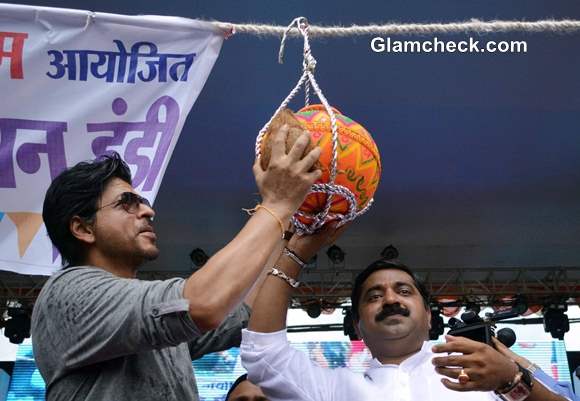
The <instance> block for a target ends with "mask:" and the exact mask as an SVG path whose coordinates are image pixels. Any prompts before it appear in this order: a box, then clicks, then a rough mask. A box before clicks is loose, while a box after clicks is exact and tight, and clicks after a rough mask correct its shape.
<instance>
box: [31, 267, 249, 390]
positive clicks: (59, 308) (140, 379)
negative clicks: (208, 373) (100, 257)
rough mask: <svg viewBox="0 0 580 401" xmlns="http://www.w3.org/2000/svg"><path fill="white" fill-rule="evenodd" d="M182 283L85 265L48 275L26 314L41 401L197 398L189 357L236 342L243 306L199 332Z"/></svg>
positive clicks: (244, 312)
mask: <svg viewBox="0 0 580 401" xmlns="http://www.w3.org/2000/svg"><path fill="white" fill-rule="evenodd" d="M184 283H185V280H184V279H181V278H175V279H170V280H165V281H143V280H137V279H125V278H120V277H117V276H115V275H113V274H111V273H109V272H106V271H104V270H102V269H99V268H95V267H87V266H82V267H71V268H68V269H65V270H62V271H60V272H58V273H56V274H55V275H54V276H52V277H51V278H50V279H49V280H48V281H47V282H46V284H45V285H44V288H43V289H42V291H41V292H40V295H39V297H38V299H37V301H36V304H35V306H34V310H33V313H32V345H33V349H34V357H35V359H36V363H37V365H38V368H39V370H40V373H41V375H42V377H43V378H44V381H45V382H46V399H47V400H49V401H51V400H59V401H65V400H66V401H68V400H87V401H93V400H99V401H126V400H140V401H147V400H152V401H153V400H156V401H160V400H168V401H169V400H171V401H173V400H179V401H197V400H198V399H199V396H198V392H197V387H196V383H195V376H194V374H193V368H192V365H191V359H192V357H199V356H201V355H203V354H205V353H208V352H213V351H218V350H223V349H227V348H229V347H232V346H237V345H239V343H240V340H241V329H242V328H243V327H245V326H246V325H247V321H248V317H249V308H248V307H247V306H245V305H243V306H241V307H239V308H238V309H237V310H236V311H234V312H233V313H231V314H230V315H229V316H228V318H227V319H226V320H225V321H224V323H222V325H221V326H220V327H219V328H218V329H216V330H213V331H210V332H208V333H205V334H203V335H201V333H200V331H199V329H198V328H197V327H196V325H195V323H194V322H193V320H192V319H191V317H190V315H189V313H188V310H189V302H188V300H186V299H184V298H183V295H182V293H183V286H184Z"/></svg>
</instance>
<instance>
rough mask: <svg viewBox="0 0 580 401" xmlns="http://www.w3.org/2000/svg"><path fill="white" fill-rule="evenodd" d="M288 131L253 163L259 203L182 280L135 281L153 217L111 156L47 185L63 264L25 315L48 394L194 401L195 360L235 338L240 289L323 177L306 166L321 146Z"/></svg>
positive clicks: (147, 255) (150, 253)
mask: <svg viewBox="0 0 580 401" xmlns="http://www.w3.org/2000/svg"><path fill="white" fill-rule="evenodd" d="M287 132H288V129H287V127H282V128H281V129H280V130H278V131H277V132H275V133H274V134H273V139H272V158H271V161H270V163H269V165H268V167H267V168H266V169H265V170H264V169H262V167H261V166H260V165H259V164H258V163H256V164H255V165H254V175H255V177H256V183H257V184H258V189H259V191H260V194H261V196H262V203H261V207H259V208H258V209H257V211H256V213H254V215H253V216H252V217H251V218H250V219H249V221H248V223H247V224H246V225H245V226H244V228H243V229H242V230H241V231H240V233H239V234H238V235H236V237H235V238H234V239H233V240H232V241H231V242H230V243H229V244H228V245H226V246H225V247H224V248H223V249H222V250H220V251H219V252H218V253H217V254H216V255H214V256H213V257H212V258H210V259H209V261H208V262H207V263H206V264H205V265H204V266H203V267H202V268H201V269H200V270H198V271H197V272H196V273H195V274H194V275H192V276H191V277H189V278H188V279H185V280H184V279H171V280H166V281H142V280H138V279H136V278H135V275H136V272H137V269H138V268H139V266H140V265H142V264H143V263H144V262H145V261H147V260H152V259H155V258H156V257H157V255H158V253H159V250H158V249H157V246H156V235H155V232H154V230H153V226H152V219H153V216H154V215H155V213H154V211H153V209H152V208H151V206H150V205H149V202H148V201H147V200H146V199H144V198H142V197H140V196H139V195H137V194H136V193H135V191H134V189H133V188H132V186H131V177H130V172H129V168H128V166H127V165H126V164H125V162H123V160H121V158H120V157H119V155H117V154H112V155H109V156H105V157H102V158H100V159H97V160H95V161H94V162H89V163H86V162H85V163H79V164H77V165H76V166H74V167H72V168H71V169H68V170H66V171H64V172H63V173H61V174H60V175H59V176H58V177H57V178H56V179H55V180H54V181H53V183H52V184H51V186H50V188H49V189H48V191H47V194H46V198H45V201H44V208H43V218H44V221H45V224H46V227H47V230H48V234H49V236H50V239H51V240H52V242H53V244H54V245H55V246H56V248H57V249H58V250H59V251H60V253H61V255H62V258H63V265H64V267H65V268H64V269H63V270H61V271H60V272H58V273H57V274H55V275H54V276H52V277H51V278H50V279H49V280H48V282H47V283H46V284H45V286H44V288H43V289H42V291H41V293H40V295H39V297H38V299H37V301H36V304H35V307H34V310H33V314H32V342H33V347H34V354H35V358H36V362H37V364H38V367H39V370H40V373H41V375H42V377H43V378H44V380H45V382H46V398H47V399H48V400H59V401H60V400H91V401H92V400H106V401H117V400H119V401H121V400H123V401H124V400H140V401H143V400H145V401H146V400H171V401H173V400H184V401H190V400H198V398H199V397H198V394H197V389H196V386H195V378H194V375H193V369H192V365H191V358H192V357H198V356H201V355H202V354H204V353H207V352H212V351H217V350H222V349H226V348H229V347H231V346H233V345H235V344H238V343H239V341H240V330H241V328H242V327H243V326H244V325H245V323H246V321H247V320H248V316H249V306H251V297H248V292H249V291H250V289H251V288H252V286H253V285H254V284H255V282H256V280H257V279H258V277H259V276H260V273H261V272H262V270H263V267H264V265H265V264H266V261H267V259H268V256H270V254H271V253H272V252H273V251H275V250H276V249H277V247H279V246H280V244H281V243H282V232H283V231H284V228H285V227H288V224H289V219H290V217H291V215H292V214H293V213H294V212H295V211H296V209H297V208H298V207H299V206H300V204H301V203H302V201H303V200H304V198H305V196H306V194H307V192H308V190H309V189H310V186H311V185H312V184H313V183H314V182H315V181H316V180H317V179H318V178H319V177H320V175H321V172H320V171H319V170H314V171H310V170H311V169H312V166H313V165H314V163H315V162H316V161H317V160H318V157H319V156H320V150H319V149H318V148H315V149H314V150H312V151H310V152H307V153H306V152H305V149H306V147H307V145H308V142H309V136H308V134H304V135H303V136H302V137H300V138H299V139H298V140H297V141H296V142H295V144H294V145H293V147H292V149H290V151H289V152H288V153H287V152H286V137H287ZM305 153H306V154H305ZM244 298H245V299H246V303H245V304H242V301H243V300H244Z"/></svg>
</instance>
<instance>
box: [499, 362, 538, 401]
mask: <svg viewBox="0 0 580 401" xmlns="http://www.w3.org/2000/svg"><path fill="white" fill-rule="evenodd" d="M515 364H516V365H517V366H518V373H516V376H515V377H514V378H513V380H512V381H510V382H509V383H508V384H506V385H505V386H504V387H502V388H500V389H497V390H495V393H496V394H497V395H499V397H500V398H501V399H502V400H504V401H524V400H525V399H526V398H528V397H529V396H530V394H531V393H532V387H533V386H534V381H533V379H532V373H531V372H530V371H529V370H528V369H526V368H524V367H522V365H520V364H519V363H517V362H515Z"/></svg>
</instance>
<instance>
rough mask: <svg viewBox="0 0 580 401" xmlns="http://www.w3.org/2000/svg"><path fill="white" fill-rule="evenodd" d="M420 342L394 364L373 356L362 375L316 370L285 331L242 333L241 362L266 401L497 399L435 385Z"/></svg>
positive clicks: (342, 370)
mask: <svg viewBox="0 0 580 401" xmlns="http://www.w3.org/2000/svg"><path fill="white" fill-rule="evenodd" d="M431 347H432V344H430V343H428V342H425V343H424V344H423V347H422V348H421V350H420V351H419V352H417V353H416V354H415V355H413V356H411V357H410V358H408V359H406V360H405V361H403V362H402V363H401V364H400V365H383V364H381V363H380V362H379V361H378V360H376V359H373V360H372V362H371V366H370V367H369V369H368V370H367V371H366V372H365V373H364V374H361V373H354V372H353V371H351V370H350V369H348V368H338V369H328V368H321V367H320V366H318V365H317V364H316V363H314V362H312V361H311V360H310V359H309V358H308V356H307V355H306V354H304V353H303V352H300V351H298V350H296V349H294V348H292V347H291V346H290V344H289V343H288V340H287V337H286V330H282V331H278V332H275V333H257V332H252V331H249V330H243V331H242V345H241V355H242V364H243V365H244V367H245V368H246V370H247V371H248V378H249V379H250V381H251V382H253V383H255V384H256V385H258V386H260V387H261V388H262V390H263V391H264V393H265V394H266V395H267V396H268V397H270V399H271V400H272V401H377V400H381V401H382V400H384V401H497V400H500V398H499V397H497V396H496V395H495V394H494V393H493V392H457V391H453V390H449V389H448V388H446V387H445V386H443V384H442V383H441V379H442V378H443V376H441V375H439V374H438V373H437V372H435V367H434V366H433V364H432V363H431V359H433V357H434V356H435V355H436V354H434V353H433V352H432V351H431Z"/></svg>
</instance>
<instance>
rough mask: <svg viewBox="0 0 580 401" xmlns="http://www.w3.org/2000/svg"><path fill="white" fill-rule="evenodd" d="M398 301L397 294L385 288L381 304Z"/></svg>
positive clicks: (390, 303)
mask: <svg viewBox="0 0 580 401" xmlns="http://www.w3.org/2000/svg"><path fill="white" fill-rule="evenodd" d="M396 303H399V296H398V294H397V293H396V292H395V291H393V290H387V292H386V293H385V297H384V298H383V304H387V305H392V304H396Z"/></svg>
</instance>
